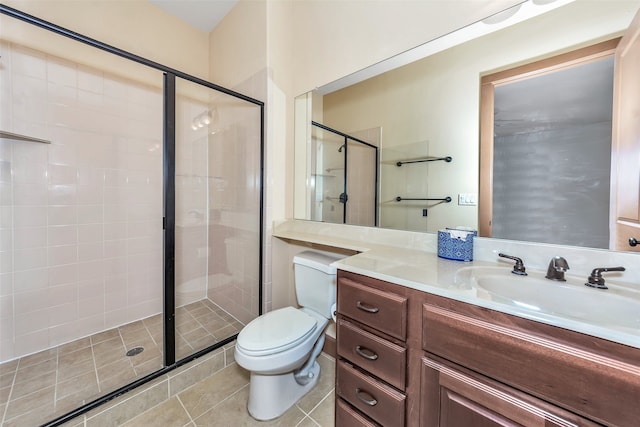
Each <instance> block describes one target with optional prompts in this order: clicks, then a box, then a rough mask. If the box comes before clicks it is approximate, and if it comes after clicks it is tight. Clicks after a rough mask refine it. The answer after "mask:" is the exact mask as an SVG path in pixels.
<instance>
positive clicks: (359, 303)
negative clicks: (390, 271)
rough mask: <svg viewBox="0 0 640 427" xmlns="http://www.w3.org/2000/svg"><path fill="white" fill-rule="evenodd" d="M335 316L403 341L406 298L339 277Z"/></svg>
mask: <svg viewBox="0 0 640 427" xmlns="http://www.w3.org/2000/svg"><path fill="white" fill-rule="evenodd" d="M338 313H340V314H343V315H345V316H347V317H350V318H352V319H354V320H356V321H358V322H361V323H363V324H365V325H367V326H370V327H372V328H375V329H377V330H379V331H381V332H384V333H385V334H388V335H390V336H392V337H395V338H398V339H401V340H403V341H404V340H406V336H407V298H405V297H403V296H400V295H397V294H394V293H391V292H386V291H382V290H380V289H375V288H372V287H369V286H364V285H362V284H360V283H357V282H354V281H353V280H350V279H347V278H344V277H341V278H340V280H339V282H338Z"/></svg>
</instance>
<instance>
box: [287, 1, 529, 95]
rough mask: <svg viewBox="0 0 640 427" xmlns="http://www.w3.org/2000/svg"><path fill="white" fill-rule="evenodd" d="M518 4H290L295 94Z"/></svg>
mask: <svg viewBox="0 0 640 427" xmlns="http://www.w3.org/2000/svg"><path fill="white" fill-rule="evenodd" d="M517 3H520V1H518V0H482V1H481V0H456V1H446V0H425V1H406V0H397V1H330V2H328V1H320V0H316V1H294V2H293V5H294V6H293V7H294V10H293V17H294V19H293V21H292V22H291V26H292V32H293V52H294V57H293V62H292V69H293V73H294V87H293V90H294V93H295V94H296V95H300V94H302V93H304V92H308V91H310V90H313V89H314V88H316V87H319V86H322V85H325V84H327V83H330V82H332V81H334V80H336V79H339V78H341V77H344V76H346V75H348V74H350V73H353V72H355V71H358V70H360V69H362V68H365V67H368V66H370V65H372V64H375V63H377V62H379V61H382V60H384V59H387V58H389V57H391V56H393V55H397V54H399V53H401V52H404V51H406V50H408V49H411V48H414V47H416V46H418V45H420V44H422V43H425V42H427V41H429V40H432V39H434V38H436V37H439V36H441V35H443V34H446V33H449V32H451V31H453V30H455V29H457V28H461V27H463V26H466V25H468V24H470V23H472V22H475V21H478V20H480V19H483V18H485V17H487V16H489V15H491V14H493V13H496V12H498V11H500V10H503V9H505V8H507V7H509V6H513V5H515V4H517Z"/></svg>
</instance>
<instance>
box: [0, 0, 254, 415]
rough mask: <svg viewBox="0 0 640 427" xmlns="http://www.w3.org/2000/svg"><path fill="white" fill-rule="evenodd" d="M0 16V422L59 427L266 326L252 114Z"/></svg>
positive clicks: (153, 69) (244, 102)
mask: <svg viewBox="0 0 640 427" xmlns="http://www.w3.org/2000/svg"><path fill="white" fill-rule="evenodd" d="M0 8H1V9H0V11H1V12H2V14H0V19H1V21H0V27H1V28H2V32H1V33H0V112H1V113H0V425H3V426H4V425H40V424H46V423H49V425H57V424H59V423H63V422H65V421H67V420H69V419H70V418H71V417H72V416H74V415H79V414H81V413H83V412H86V411H88V410H89V409H91V408H93V407H96V406H97V405H99V404H101V403H103V402H105V401H107V400H109V399H110V398H112V397H113V396H116V395H118V394H121V393H123V392H125V391H127V390H128V389H130V388H132V387H134V386H136V385H140V384H143V383H145V382H147V381H150V380H152V379H154V378H156V377H158V376H160V375H162V374H164V373H166V372H168V371H170V370H171V369H174V368H176V367H178V366H181V365H182V364H184V363H187V362H188V361H190V360H192V359H194V358H196V357H198V356H200V355H202V354H205V353H207V352H209V351H212V350H214V349H216V348H219V347H221V346H222V345H225V344H227V343H229V342H231V341H232V340H233V339H235V337H236V335H237V333H238V332H239V331H240V329H241V328H242V326H243V325H244V324H246V323H247V322H249V321H250V320H252V319H253V318H255V317H256V316H258V315H259V314H260V313H261V306H262V303H261V301H262V293H261V292H262V291H261V289H262V242H263V237H262V230H263V212H262V202H263V187H262V182H263V157H264V156H263V151H264V150H263V146H264V138H263V134H264V129H263V128H264V105H263V103H262V102H260V101H258V100H256V99H253V98H250V97H247V96H245V95H242V94H240V93H238V92H235V91H232V90H229V89H225V88H222V87H220V86H217V85H214V84H211V83H209V82H206V81H204V80H201V79H199V78H196V77H193V76H190V75H187V74H185V73H182V72H180V71H178V70H175V69H171V68H169V67H165V66H163V65H161V64H158V63H155V62H152V61H149V60H147V59H145V58H141V57H138V56H135V55H132V54H130V53H128V52H125V51H122V50H119V49H117V48H114V47H112V46H108V45H105V44H102V43H101V42H99V41H96V40H92V39H89V38H87V37H84V36H82V35H79V34H77V33H73V32H71V31H68V30H66V29H64V28H61V27H58V26H56V25H55V24H52V23H48V22H45V21H42V20H40V19H38V18H35V17H33V16H29V15H26V14H24V13H22V12H20V11H17V10H15V9H11V8H8V7H6V6H3V5H0Z"/></svg>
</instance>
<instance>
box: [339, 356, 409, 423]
mask: <svg viewBox="0 0 640 427" xmlns="http://www.w3.org/2000/svg"><path fill="white" fill-rule="evenodd" d="M336 378H337V382H336V394H337V395H338V396H340V397H341V398H343V399H344V400H346V401H347V402H349V403H351V404H352V405H353V406H355V407H356V408H358V409H359V410H360V411H362V412H363V413H364V414H366V415H367V416H369V417H370V418H372V419H373V420H375V421H376V422H378V423H380V424H382V425H384V426H398V427H400V426H403V425H404V416H405V399H406V397H405V395H404V394H402V393H400V392H398V391H397V390H395V389H393V388H391V387H389V386H388V385H386V384H384V383H382V382H380V381H377V380H375V379H374V378H371V377H369V376H367V375H365V374H363V373H362V372H360V371H358V370H357V369H355V368H354V367H353V366H351V365H349V364H347V363H345V362H344V361H340V362H338V366H337V375H336Z"/></svg>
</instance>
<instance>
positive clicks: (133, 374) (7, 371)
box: [0, 299, 242, 427]
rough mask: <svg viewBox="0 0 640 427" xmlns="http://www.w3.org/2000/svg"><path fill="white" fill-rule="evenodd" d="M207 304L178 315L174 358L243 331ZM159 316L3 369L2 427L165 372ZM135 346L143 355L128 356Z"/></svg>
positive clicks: (46, 416) (36, 420) (27, 422)
mask: <svg viewBox="0 0 640 427" xmlns="http://www.w3.org/2000/svg"><path fill="white" fill-rule="evenodd" d="M241 328H242V324H241V323H240V322H238V321H237V320H236V319H235V318H233V317H232V316H231V315H229V314H228V313H226V312H225V311H224V310H222V309H221V308H220V307H218V306H216V305H215V304H213V303H212V302H211V301H209V300H207V299H205V300H201V301H198V302H195V303H192V304H189V305H187V306H184V307H181V308H179V309H178V310H176V358H177V359H180V358H183V357H185V356H187V355H189V354H191V353H193V352H194V351H196V350H200V349H202V348H205V347H207V346H209V345H212V344H214V343H215V342H217V341H219V340H220V339H223V338H226V337H229V336H231V335H233V334H235V333H237V332H239V331H240V329H241ZM162 335H163V332H162V318H161V316H160V315H156V316H153V317H149V318H146V319H144V320H140V321H137V322H133V323H130V324H127V325H124V326H121V327H119V328H115V329H111V330H108V331H104V332H101V333H98V334H96V335H93V336H90V337H86V338H82V339H79V340H77V341H73V342H71V343H68V344H64V345H61V346H59V347H56V348H51V349H48V350H45V351H42V352H39V353H36V354H33V355H29V356H25V357H23V358H20V359H16V360H13V361H10V362H6V363H3V364H0V425H1V426H2V427H11V426H35V425H38V424H41V423H43V422H45V421H47V420H50V419H53V418H55V417H57V416H60V415H62V414H65V413H67V412H69V411H70V410H72V409H74V408H76V407H78V406H80V405H82V404H84V403H86V402H88V401H91V400H93V399H95V398H97V397H99V396H101V395H104V394H106V393H108V392H110V391H113V390H115V389H117V388H119V387H122V386H124V385H126V384H128V383H130V382H131V381H133V380H135V379H136V378H140V377H142V376H144V375H147V374H149V373H151V372H153V371H156V370H157V369H159V368H161V367H162ZM137 346H142V347H144V351H143V352H142V353H140V354H138V355H136V356H133V357H127V356H126V352H127V351H128V350H129V349H131V348H133V347H137Z"/></svg>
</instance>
